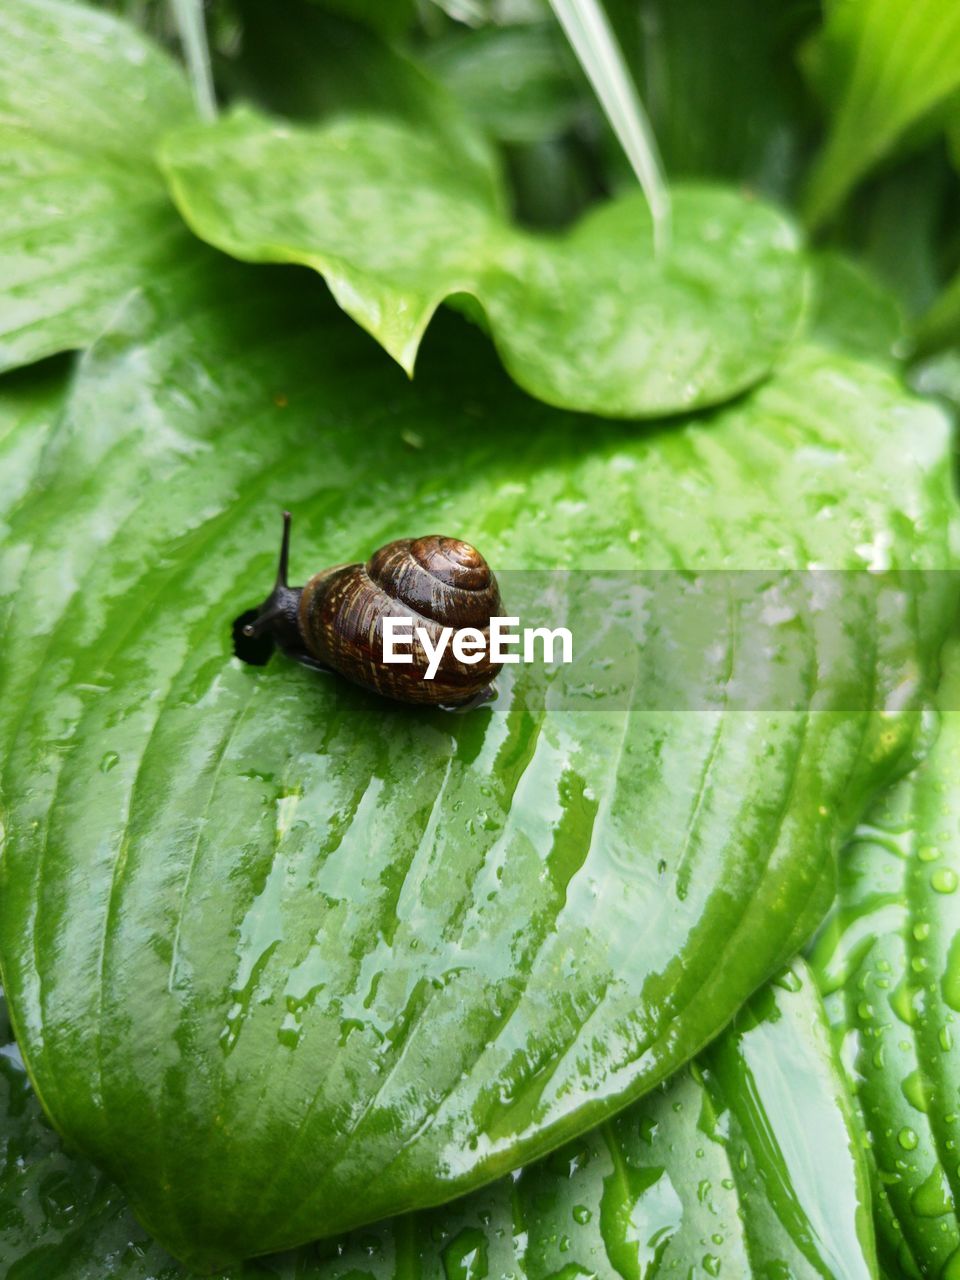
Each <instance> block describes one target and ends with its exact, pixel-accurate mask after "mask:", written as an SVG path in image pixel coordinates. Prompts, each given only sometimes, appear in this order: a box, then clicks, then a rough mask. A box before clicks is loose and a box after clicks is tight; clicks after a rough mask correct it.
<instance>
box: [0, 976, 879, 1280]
mask: <svg viewBox="0 0 960 1280" xmlns="http://www.w3.org/2000/svg"><path fill="white" fill-rule="evenodd" d="M2 1017H3V1007H2V1003H0V1022H2ZM7 1039H8V1036H7V1035H6V1034H5V1032H4V1028H3V1027H2V1025H0V1153H2V1159H0V1256H2V1257H4V1258H5V1259H6V1260H7V1261H8V1263H9V1264H10V1266H11V1270H10V1271H9V1273H8V1275H9V1280H28V1277H29V1280H47V1278H48V1277H49V1280H60V1278H61V1277H63V1276H69V1277H70V1280H116V1278H119V1277H125V1280H179V1278H180V1277H183V1276H184V1275H185V1274H186V1273H185V1272H184V1271H183V1270H182V1268H181V1267H179V1266H178V1265H177V1263H175V1262H174V1261H173V1260H172V1259H171V1258H170V1257H169V1256H168V1255H167V1254H165V1253H164V1252H163V1251H162V1250H161V1249H160V1248H159V1247H158V1246H157V1245H156V1244H154V1243H153V1242H152V1241H150V1239H149V1237H147V1236H146V1235H145V1233H144V1231H143V1229H142V1227H140V1226H139V1224H138V1223H137V1222H136V1220H135V1219H134V1218H133V1216H132V1214H130V1212H129V1210H128V1209H127V1206H126V1202H125V1200H124V1199H123V1196H122V1194H121V1193H120V1192H119V1191H117V1190H116V1189H115V1188H112V1187H110V1185H109V1183H107V1182H106V1180H105V1179H104V1178H103V1177H102V1176H100V1175H98V1174H97V1172H96V1170H95V1169H94V1168H93V1167H92V1166H90V1165H89V1164H88V1163H87V1162H86V1161H83V1160H71V1159H70V1158H69V1157H67V1156H66V1155H65V1154H64V1153H63V1151H62V1149H61V1147H60V1144H59V1143H58V1141H57V1139H56V1136H55V1135H54V1134H52V1133H51V1132H50V1130H49V1128H48V1127H47V1126H46V1125H45V1123H44V1122H43V1119H42V1117H41V1113H40V1109H39V1107H38V1106H37V1103H36V1100H35V1098H34V1097H33V1096H32V1093H31V1091H30V1087H29V1085H28V1084H27V1081H26V1076H25V1074H24V1072H23V1069H22V1064H21V1061H20V1056H19V1053H18V1050H17V1048H16V1045H15V1044H12V1043H9V1044H8V1043H6V1041H7ZM867 1197H868V1184H867V1173H866V1169H865V1167H864V1163H863V1154H862V1151H861V1149H860V1147H859V1144H858V1142H857V1140H856V1139H855V1138H854V1136H853V1131H852V1126H851V1124H850V1102H849V1099H848V1097H847V1096H846V1094H845V1090H844V1084H843V1079H842V1076H841V1074H840V1072H839V1070H838V1068H837V1065H836V1063H835V1061H834V1059H833V1056H832V1051H831V1046H830V1043H829V1036H828V1032H827V1028H826V1024H825V1021H824V1018H823V1011H822V1007H821V1005H820V1002H819V999H818V997H817V995H816V991H815V988H812V984H811V980H810V978H809V975H808V974H807V972H806V970H804V969H803V967H802V966H800V967H798V968H796V969H795V970H794V971H792V972H789V973H787V974H786V975H785V976H784V977H783V978H782V979H781V980H779V982H778V983H777V985H774V986H772V987H771V988H770V989H769V990H767V991H764V992H763V993H762V994H761V995H760V996H758V997H756V999H755V1000H754V1001H753V1002H752V1004H751V1005H750V1006H749V1007H748V1008H747V1009H745V1010H744V1011H743V1012H742V1014H741V1015H740V1016H739V1017H738V1018H737V1021H736V1023H735V1024H734V1026H733V1027H732V1028H731V1030H730V1031H728V1032H726V1033H725V1034H724V1035H723V1036H722V1037H721V1038H720V1039H719V1040H718V1041H717V1042H716V1044H715V1045H714V1046H713V1047H712V1048H711V1049H710V1050H709V1051H708V1052H707V1053H705V1054H704V1055H703V1056H702V1058H701V1059H700V1060H699V1062H698V1063H697V1064H695V1065H694V1066H693V1067H692V1068H691V1069H689V1070H683V1071H682V1072H681V1073H680V1074H679V1075H678V1076H676V1077H675V1078H674V1079H673V1080H671V1081H670V1082H669V1083H668V1084H665V1085H664V1086H662V1088H660V1089H658V1090H657V1091H656V1092H654V1093H653V1094H651V1095H650V1096H648V1097H647V1098H644V1099H643V1100H642V1101H641V1102H639V1103H636V1104H634V1106H632V1107H630V1108H629V1109H628V1110H627V1111H625V1112H623V1113H622V1114H621V1115H619V1116H618V1117H617V1118H616V1119H614V1120H612V1121H608V1122H607V1123H606V1124H604V1125H603V1126H601V1127H600V1128H599V1129H596V1130H593V1131H592V1132H591V1133H589V1134H587V1135H586V1136H584V1137H582V1138H578V1139H576V1140H575V1141H574V1142H573V1143H571V1144H569V1145H568V1146H566V1147H563V1148H561V1149H560V1150H559V1151H557V1152H555V1153H554V1154H553V1155H552V1156H550V1157H549V1158H548V1159H547V1160H545V1161H544V1162H543V1163H541V1164H539V1165H535V1166H531V1167H529V1168H527V1169H524V1170H523V1171H522V1172H521V1173H519V1174H518V1175H516V1176H512V1177H508V1178H506V1179H504V1180H502V1181H500V1182H497V1183H494V1184H493V1185H491V1186H489V1187H486V1188H484V1189H483V1190H481V1191H477V1192H474V1193H473V1194H472V1195H471V1196H469V1197H467V1198H465V1199H463V1200H458V1201H454V1202H453V1203H452V1204H450V1205H448V1206H446V1207H443V1208H440V1209H433V1210H427V1211H425V1212H422V1213H419V1214H411V1215H408V1216H406V1217H403V1218H398V1219H395V1220H392V1221H388V1222H386V1223H383V1224H381V1225H378V1226H374V1227H370V1228H366V1229H362V1230H360V1231H357V1232H355V1233H353V1234H352V1235H349V1236H346V1237H343V1238H341V1239H338V1240H336V1241H328V1242H324V1243H322V1244H320V1245H318V1246H315V1247H313V1246H307V1247H305V1248H303V1249H301V1250H300V1251H299V1252H297V1253H296V1254H290V1255H287V1256H284V1257H273V1258H270V1259H267V1260H265V1261H264V1262H263V1263H262V1264H248V1265H246V1266H244V1265H242V1264H241V1265H239V1266H235V1267H231V1268H230V1269H229V1270H228V1272H227V1273H226V1277H225V1280H227V1278H228V1280H241V1278H246V1277H254V1276H263V1275H265V1274H266V1275H270V1276H274V1277H277V1278H278V1280H400V1278H401V1277H402V1276H406V1275H416V1276H418V1277H421V1278H422V1280H547V1278H548V1277H565V1278H566V1280H577V1278H578V1277H581V1278H583V1280H587V1278H588V1277H596V1278H599V1277H604V1278H605V1277H611V1280H613V1277H622V1278H623V1280H637V1278H638V1277H641V1276H645V1275H651V1274H653V1273H654V1272H655V1273H656V1274H658V1275H674V1274H675V1275H678V1276H687V1275H691V1274H693V1275H704V1276H726V1275H732V1276H735V1277H737V1280H751V1278H752V1277H756V1278H757V1280H760V1278H761V1277H769V1276H771V1275H781V1274H782V1275H787V1274H789V1275H791V1276H793V1277H795V1280H807V1278H808V1277H809V1280H814V1277H820V1278H822V1277H823V1276H843V1278H844V1280H861V1278H862V1280H867V1278H868V1277H871V1276H874V1275H875V1274H876V1271H875V1260H874V1246H873V1239H872V1231H871V1225H870V1215H869V1207H868V1198H867ZM651 1269H652V1270H651Z"/></svg>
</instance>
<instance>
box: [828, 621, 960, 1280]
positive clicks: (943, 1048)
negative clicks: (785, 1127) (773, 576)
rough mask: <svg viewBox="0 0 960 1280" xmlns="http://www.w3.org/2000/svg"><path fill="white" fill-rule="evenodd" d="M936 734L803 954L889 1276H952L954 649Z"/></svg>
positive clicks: (957, 1083) (956, 898) (956, 867)
mask: <svg viewBox="0 0 960 1280" xmlns="http://www.w3.org/2000/svg"><path fill="white" fill-rule="evenodd" d="M939 703H940V707H941V715H942V727H941V731H940V737H939V739H938V741H937V743H936V745H935V746H934V748H933V751H932V752H931V754H930V756H929V757H928V758H927V760H926V761H925V762H924V764H922V765H921V766H920V768H919V769H918V770H917V771H916V772H915V773H914V774H913V775H912V776H911V777H910V778H909V779H907V780H906V781H905V782H903V783H901V784H900V786H899V787H896V788H894V790H893V792H892V793H891V794H890V795H889V796H887V797H886V798H885V800H884V801H883V802H882V803H881V804H880V805H879V806H878V807H877V808H876V809H875V810H874V811H873V812H872V813H871V814H870V816H869V819H868V821H867V822H866V823H865V824H864V825H863V826H862V827H861V828H860V830H859V832H858V835H857V839H856V840H855V841H854V843H853V844H852V846H851V848H850V849H849V850H848V854H847V857H846V862H845V867H844V873H843V878H842V882H841V891H840V897H839V900H838V903H837V907H836V911H835V915H834V917H833V918H832V920H831V922H830V925H829V927H827V928H826V929H825V930H824V933H823V936H822V937H821V939H820V940H819V942H818V945H817V947H816V949H815V952H814V961H815V966H816V968H817V970H818V972H819V974H820V982H821V986H822V988H823V989H824V990H826V991H830V992H832V993H833V994H832V995H831V997H830V1001H829V1005H830V1009H831V1013H832V1017H833V1020H834V1022H835V1024H836V1027H837V1035H838V1037H840V1036H842V1037H844V1040H845V1044H846V1047H847V1049H848V1065H849V1072H850V1078H851V1080H852V1081H854V1082H855V1084H856V1090H857V1098H858V1102H859V1107H860V1110H861V1113H862V1121H863V1124H864V1125H865V1127H866V1131H867V1134H868V1135H869V1141H870V1150H871V1152H872V1155H873V1159H874V1161H875V1163H876V1174H875V1193H876V1196H877V1198H878V1202H879V1206H878V1207H879V1222H880V1226H881V1231H882V1235H883V1240H884V1244H885V1252H886V1254H887V1256H888V1259H889V1261H888V1266H889V1270H890V1272H891V1274H893V1275H898V1276H901V1275H902V1276H904V1277H921V1276H938V1277H943V1280H954V1278H955V1276H956V1275H957V1274H958V1268H960V1219H958V1215H957V1210H956V1204H957V1196H958V1191H960V1163H958V1161H957V1158H956V1155H955V1151H956V1149H957V1145H958V1142H960V1114H958V1109H957V1092H958V1089H960V1039H958V1031H960V1025H958V1021H957V1015H958V1012H960V985H958V980H960V894H958V893H957V885H958V883H960V788H958V785H957V784H958V779H960V650H958V648H957V646H956V644H955V643H954V644H953V645H952V647H951V650H950V654H949V657H948V661H947V667H946V675H945V679H944V684H943V687H942V689H941V692H940V695H939Z"/></svg>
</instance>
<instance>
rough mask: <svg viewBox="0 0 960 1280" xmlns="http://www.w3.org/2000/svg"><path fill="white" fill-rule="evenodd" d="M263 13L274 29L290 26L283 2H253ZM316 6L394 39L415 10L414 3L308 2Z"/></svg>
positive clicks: (396, 0)
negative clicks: (270, 19)
mask: <svg viewBox="0 0 960 1280" xmlns="http://www.w3.org/2000/svg"><path fill="white" fill-rule="evenodd" d="M253 3H254V4H259V5H260V6H261V7H262V9H263V10H264V12H265V13H270V14H272V15H273V22H274V23H275V25H277V26H283V25H286V24H288V23H291V22H292V21H293V19H291V18H290V17H289V16H288V14H287V5H286V0H284V4H283V6H282V7H278V6H277V4H276V3H275V0H253ZM311 3H313V4H316V5H317V6H318V7H320V8H323V9H327V10H329V11H331V12H333V13H339V14H342V15H343V16H344V17H346V18H352V19H353V20H354V21H356V22H363V23H366V24H367V25H368V26H370V27H373V28H374V29H375V30H377V31H380V32H381V33H382V34H384V35H388V36H397V35H400V34H401V33H402V32H404V31H406V30H407V28H408V27H409V26H410V24H411V22H412V21H413V19H414V16H415V14H416V11H417V6H416V0H311Z"/></svg>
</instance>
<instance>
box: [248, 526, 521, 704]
mask: <svg viewBox="0 0 960 1280" xmlns="http://www.w3.org/2000/svg"><path fill="white" fill-rule="evenodd" d="M283 519H284V526H283V543H282V546H281V551H280V564H279V568H278V571H277V581H276V584H275V585H274V588H273V591H272V592H271V593H270V595H269V596H268V597H267V598H266V600H265V601H264V602H263V604H262V605H260V607H259V608H258V609H256V610H252V611H251V612H250V613H249V614H244V615H243V616H242V618H239V619H237V623H236V624H235V628H234V631H235V635H237V634H238V632H239V634H240V635H242V636H243V637H246V638H248V639H251V638H256V637H264V638H266V637H268V638H269V641H272V644H276V645H277V647H279V648H280V649H281V650H282V651H283V652H284V653H286V654H287V655H288V656H289V657H291V658H293V659H294V660H295V661H297V662H301V663H303V664H304V665H306V666H310V667H315V668H319V669H322V670H327V671H336V672H337V673H339V674H340V675H342V676H345V677H346V678H347V679H348V680H351V681H353V683H354V684H358V685H361V686H363V687H364V688H366V689H370V690H373V691H374V692H376V693H380V694H383V695H384V696H386V697H388V698H393V699H396V700H397V701H399V702H409V703H417V704H421V705H433V706H441V705H442V706H462V705H464V704H466V703H470V702H473V701H474V700H476V699H478V698H482V696H483V695H484V693H485V692H486V691H487V690H488V689H489V686H490V684H491V682H492V681H493V679H494V677H495V676H496V675H497V673H498V671H499V670H500V664H498V663H492V662H491V661H490V657H489V624H490V619H491V618H492V617H494V616H496V615H498V614H499V613H500V611H501V603H500V591H499V588H498V586H497V580H496V578H495V577H494V575H493V573H492V572H491V570H490V568H489V566H488V565H487V562H486V561H485V560H484V558H483V556H482V555H481V554H480V552H479V551H477V550H476V548H474V547H472V546H470V544H469V543H466V542H461V541H460V540H459V539H456V538H446V537H441V536H439V535H436V534H432V535H430V536H428V537H423V538H401V539H398V540H397V541H396V542H390V543H387V545H386V546H383V547H380V549H379V550H378V551H375V552H374V553H373V555H372V556H371V557H370V559H369V560H368V561H367V562H366V563H365V564H343V565H334V566H332V567H331V568H329V569H323V570H321V572H319V573H316V574H314V576H313V577H312V578H311V579H310V580H309V582H307V584H306V585H305V586H303V587H291V586H289V585H288V584H287V561H288V556H289V548H290V514H289V512H284V518H283ZM387 618H395V619H403V620H405V621H408V622H409V629H408V632H409V634H410V640H409V641H408V643H407V645H406V647H405V648H404V650H402V652H404V653H405V654H409V657H410V661H400V662H394V663H388V662H386V661H384V620H385V619H387ZM463 628H472V629H474V630H475V631H477V632H479V633H480V635H481V637H483V640H484V644H483V646H482V648H481V649H480V652H474V653H473V655H472V656H473V657H474V661H472V662H464V661H461V660H460V659H459V658H458V657H457V654H456V653H455V650H454V646H452V645H450V644H445V645H444V647H443V649H442V652H441V653H440V656H439V658H437V657H436V653H437V650H438V648H439V645H440V643H441V638H442V633H443V632H444V631H445V629H453V630H454V631H458V630H461V629H463ZM447 635H448V637H449V632H448V633H447ZM424 639H426V645H425V644H424V643H423V640H424ZM272 644H271V645H270V646H269V647H270V648H272ZM478 648H479V646H478ZM428 650H429V652H428ZM239 651H240V648H239V644H238V652H239ZM268 651H269V650H268ZM431 655H433V657H434V661H433V663H431ZM428 671H432V674H431V678H429V679H428V678H427V673H428Z"/></svg>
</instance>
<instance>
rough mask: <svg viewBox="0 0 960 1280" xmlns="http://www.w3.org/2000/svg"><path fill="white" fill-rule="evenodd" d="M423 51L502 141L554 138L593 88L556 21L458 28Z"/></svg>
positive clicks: (587, 102) (586, 104)
mask: <svg viewBox="0 0 960 1280" xmlns="http://www.w3.org/2000/svg"><path fill="white" fill-rule="evenodd" d="M422 56H423V60H424V63H425V65H426V66H427V68H428V69H429V70H430V71H432V72H433V73H434V75H436V76H437V77H438V78H439V79H440V80H441V81H442V82H443V83H444V84H445V85H446V86H447V88H448V89H449V90H450V92H451V93H452V94H453V95H454V96H455V97H456V99H457V101H458V102H459V103H460V104H461V106H462V107H463V108H464V109H465V110H466V111H467V112H468V113H469V115H470V116H471V118H472V119H474V120H475V121H476V122H477V123H478V124H479V125H480V126H481V127H482V128H483V129H484V130H485V131H486V132H487V133H488V134H489V135H490V137H493V138H496V139H497V140H498V141H500V142H540V141H541V140H543V139H545V138H554V137H557V136H559V135H561V134H563V133H566V132H567V131H568V130H569V129H570V128H571V127H572V126H573V125H574V124H575V123H576V122H577V121H578V120H579V119H580V118H581V117H582V116H583V115H584V114H585V112H587V111H589V110H590V108H591V104H592V97H591V90H590V88H589V86H588V84H587V83H586V81H585V80H584V78H583V75H582V73H581V72H580V69H579V67H578V65H577V61H576V58H575V57H574V56H573V55H572V54H571V52H570V49H569V48H568V46H567V44H566V42H565V41H564V38H563V34H562V32H561V31H560V28H559V27H558V26H557V24H556V23H555V22H551V23H549V24H548V23H530V24H528V25H524V26H514V27H484V28H481V29H480V30H478V31H471V30H469V29H461V30H459V31H455V32H453V33H452V34H451V35H449V36H447V38H446V39H444V40H440V41H436V42H434V43H432V44H427V45H426V46H425V47H424V49H423V53H422Z"/></svg>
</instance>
